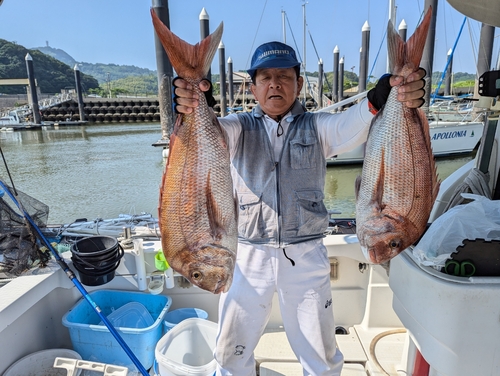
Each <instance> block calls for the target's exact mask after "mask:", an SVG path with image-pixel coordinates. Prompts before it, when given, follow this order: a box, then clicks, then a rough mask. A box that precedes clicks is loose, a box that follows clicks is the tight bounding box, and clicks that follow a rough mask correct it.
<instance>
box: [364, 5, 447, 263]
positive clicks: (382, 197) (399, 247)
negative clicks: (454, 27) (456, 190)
mask: <svg viewBox="0 0 500 376" xmlns="http://www.w3.org/2000/svg"><path fill="white" fill-rule="evenodd" d="M431 12H432V9H431V8H430V7H429V10H428V11H427V13H426V15H425V17H424V19H423V21H422V23H421V24H420V26H419V27H418V28H417V29H416V31H415V33H414V34H413V35H412V37H411V38H410V39H409V40H408V41H407V42H406V43H405V42H404V41H403V40H402V39H401V37H400V36H399V35H398V33H397V32H396V31H395V30H394V26H393V25H392V23H391V22H390V21H389V25H388V29H387V42H388V53H389V61H390V65H391V73H392V74H394V75H399V76H403V77H404V78H405V80H404V82H406V77H408V75H410V74H411V73H413V72H415V71H417V70H418V69H419V64H420V60H421V58H422V53H423V49H424V46H425V41H426V38H427V32H428V29H429V24H430V20H431ZM397 90H398V87H393V88H392V89H391V92H390V94H389V98H388V100H387V103H386V104H385V106H384V107H383V108H382V109H381V110H380V111H379V112H378V114H377V115H376V116H375V117H374V119H373V120H372V124H371V126H370V131H369V135H368V140H367V142H366V147H365V159H364V163H363V169H362V173H361V177H358V178H357V180H356V187H355V190H356V225H357V230H356V232H357V236H358V239H359V243H360V245H361V249H362V250H363V253H364V255H365V257H366V258H367V260H369V261H370V262H372V263H375V264H380V263H385V262H387V261H389V260H390V259H392V258H393V257H395V256H397V255H398V254H399V253H401V252H402V251H403V250H404V249H406V248H408V247H409V246H410V245H412V244H413V243H414V242H415V241H417V240H418V239H419V238H420V236H421V235H422V234H423V233H424V231H425V229H426V226H427V221H428V219H429V215H430V212H431V210H432V206H433V204H434V201H435V199H436V196H437V193H438V190H439V181H438V177H437V171H436V166H435V162H434V156H433V154H432V149H431V141H430V133H429V124H428V122H427V118H426V116H425V114H424V113H423V111H422V110H421V109H412V108H408V107H406V106H405V105H404V104H403V103H402V102H400V101H398V100H397Z"/></svg>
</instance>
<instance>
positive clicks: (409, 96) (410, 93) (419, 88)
mask: <svg viewBox="0 0 500 376" xmlns="http://www.w3.org/2000/svg"><path fill="white" fill-rule="evenodd" d="M425 74H426V73H425V69H422V68H420V69H419V70H418V71H416V72H413V73H412V74H410V75H409V76H408V78H407V79H406V83H405V84H404V85H401V86H400V87H399V89H398V100H399V101H401V102H404V103H405V105H406V106H407V107H408V108H418V107H421V106H422V105H423V104H424V102H425V101H424V95H425V90H424V86H425V81H424V79H423V78H424V77H425ZM402 82H403V77H402V76H392V75H389V74H386V75H383V76H382V77H380V79H379V80H378V82H377V85H375V87H374V88H373V89H371V90H370V91H369V92H368V94H367V98H368V100H369V101H370V103H371V104H372V105H373V107H375V109H376V110H380V109H381V108H382V107H383V106H384V104H385V102H387V98H388V97H389V93H390V92H391V88H392V87H393V86H396V85H399V84H401V83H402Z"/></svg>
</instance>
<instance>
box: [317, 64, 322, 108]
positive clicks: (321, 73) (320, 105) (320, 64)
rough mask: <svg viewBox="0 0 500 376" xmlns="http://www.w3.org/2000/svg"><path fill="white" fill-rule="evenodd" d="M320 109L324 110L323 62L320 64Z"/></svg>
mask: <svg viewBox="0 0 500 376" xmlns="http://www.w3.org/2000/svg"><path fill="white" fill-rule="evenodd" d="M318 107H319V108H323V60H321V59H319V62H318Z"/></svg>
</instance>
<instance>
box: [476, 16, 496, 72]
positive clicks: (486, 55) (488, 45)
mask: <svg viewBox="0 0 500 376" xmlns="http://www.w3.org/2000/svg"><path fill="white" fill-rule="evenodd" d="M494 37H495V27H494V26H490V25H486V24H485V23H483V24H481V36H480V38H479V50H478V54H477V76H478V77H481V76H482V75H483V73H484V72H486V71H489V70H490V69H491V57H492V55H493V40H494Z"/></svg>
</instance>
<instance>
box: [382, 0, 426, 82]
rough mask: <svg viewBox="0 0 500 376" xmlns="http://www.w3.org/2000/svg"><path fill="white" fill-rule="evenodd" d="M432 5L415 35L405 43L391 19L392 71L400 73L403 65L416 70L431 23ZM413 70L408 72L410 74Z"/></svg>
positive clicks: (389, 41)
mask: <svg viewBox="0 0 500 376" xmlns="http://www.w3.org/2000/svg"><path fill="white" fill-rule="evenodd" d="M431 14H432V6H429V9H428V10H427V13H426V14H425V17H424V19H423V20H422V22H421V23H420V25H419V26H418V27H417V29H416V30H415V32H414V33H413V35H412V36H411V37H410V38H409V39H408V41H407V42H406V43H405V42H404V41H403V39H402V38H401V37H400V35H399V34H398V33H397V31H396V30H395V29H394V25H393V24H392V22H391V21H389V24H388V25H387V48H388V53H389V62H390V71H391V73H393V74H400V73H401V70H402V68H403V66H405V65H406V66H410V67H411V68H412V69H413V71H416V70H417V69H418V67H419V65H420V60H421V59H422V54H423V52H424V47H425V42H426V40H427V32H428V31H429V26H430V23H431ZM410 73H411V72H408V74H410Z"/></svg>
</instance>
